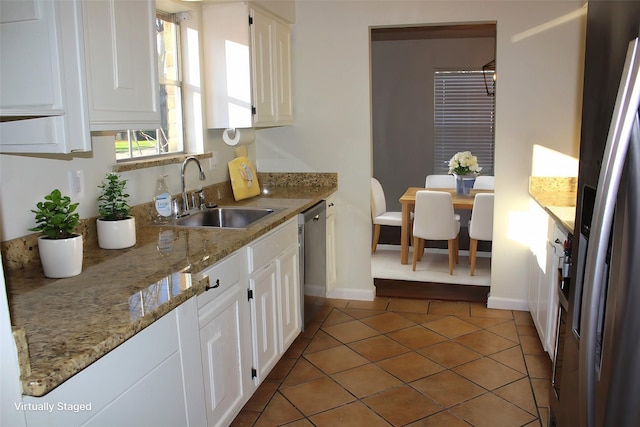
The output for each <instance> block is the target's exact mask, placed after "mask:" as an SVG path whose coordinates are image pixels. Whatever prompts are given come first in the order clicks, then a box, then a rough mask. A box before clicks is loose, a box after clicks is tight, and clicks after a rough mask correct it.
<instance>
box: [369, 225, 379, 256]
mask: <svg viewBox="0 0 640 427" xmlns="http://www.w3.org/2000/svg"><path fill="white" fill-rule="evenodd" d="M379 238H380V224H373V242H372V243H371V253H375V251H376V248H377V247H378V239H379Z"/></svg>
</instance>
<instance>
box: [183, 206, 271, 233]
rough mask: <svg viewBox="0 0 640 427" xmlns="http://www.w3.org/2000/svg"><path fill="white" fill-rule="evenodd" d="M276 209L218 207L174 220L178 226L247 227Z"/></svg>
mask: <svg viewBox="0 0 640 427" xmlns="http://www.w3.org/2000/svg"><path fill="white" fill-rule="evenodd" d="M277 210H278V209H269V208H241V207H237V208H236V207H218V208H211V209H206V210H203V211H197V212H194V213H191V214H190V215H188V216H185V217H183V218H179V219H177V220H176V222H175V225H176V226H179V227H213V228H247V227H249V226H250V225H252V224H254V223H256V222H258V221H260V220H261V219H264V218H265V217H267V216H268V215H270V214H272V213H274V212H276V211H277Z"/></svg>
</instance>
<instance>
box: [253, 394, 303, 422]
mask: <svg viewBox="0 0 640 427" xmlns="http://www.w3.org/2000/svg"><path fill="white" fill-rule="evenodd" d="M301 418H304V415H303V414H302V413H300V411H298V410H297V409H296V408H295V407H294V406H293V405H292V404H291V403H289V401H287V399H285V398H284V397H282V395H281V394H280V393H276V394H275V395H274V396H273V398H272V399H271V401H270V402H269V404H268V405H267V407H266V408H265V410H264V411H263V412H262V414H261V415H260V416H259V417H258V420H257V421H256V423H255V426H256V427H262V426H264V427H271V426H277V425H282V424H286V423H290V422H292V421H296V420H299V419H301Z"/></svg>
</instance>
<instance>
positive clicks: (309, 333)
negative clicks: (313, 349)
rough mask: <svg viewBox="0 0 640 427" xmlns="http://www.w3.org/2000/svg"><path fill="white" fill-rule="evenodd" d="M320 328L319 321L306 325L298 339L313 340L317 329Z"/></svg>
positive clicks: (320, 323)
mask: <svg viewBox="0 0 640 427" xmlns="http://www.w3.org/2000/svg"><path fill="white" fill-rule="evenodd" d="M320 326H322V322H321V321H313V322H308V323H306V324H305V328H304V331H302V333H301V334H300V335H298V338H308V339H311V338H313V336H314V335H315V334H316V332H318V329H320Z"/></svg>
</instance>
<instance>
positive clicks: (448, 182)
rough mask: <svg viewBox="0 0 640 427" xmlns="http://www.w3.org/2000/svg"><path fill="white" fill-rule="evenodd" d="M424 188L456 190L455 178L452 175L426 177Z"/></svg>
mask: <svg viewBox="0 0 640 427" xmlns="http://www.w3.org/2000/svg"><path fill="white" fill-rule="evenodd" d="M424 186H425V188H456V177H455V176H453V175H427V179H426V180H425V182H424Z"/></svg>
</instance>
